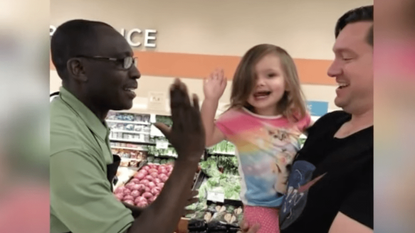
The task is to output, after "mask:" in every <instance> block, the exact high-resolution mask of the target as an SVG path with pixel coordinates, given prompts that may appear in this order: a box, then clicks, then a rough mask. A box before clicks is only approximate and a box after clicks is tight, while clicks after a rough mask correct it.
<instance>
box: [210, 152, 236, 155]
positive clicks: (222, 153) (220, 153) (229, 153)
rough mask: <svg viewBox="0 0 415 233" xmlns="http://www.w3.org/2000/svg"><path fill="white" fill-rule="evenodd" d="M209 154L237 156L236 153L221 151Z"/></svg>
mask: <svg viewBox="0 0 415 233" xmlns="http://www.w3.org/2000/svg"><path fill="white" fill-rule="evenodd" d="M208 153H209V154H217V155H235V152H220V151H213V152H209V151H208Z"/></svg>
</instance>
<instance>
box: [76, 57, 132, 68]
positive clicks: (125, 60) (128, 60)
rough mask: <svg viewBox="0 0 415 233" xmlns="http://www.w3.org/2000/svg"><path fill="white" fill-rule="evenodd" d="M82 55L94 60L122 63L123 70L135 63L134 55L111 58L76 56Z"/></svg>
mask: <svg viewBox="0 0 415 233" xmlns="http://www.w3.org/2000/svg"><path fill="white" fill-rule="evenodd" d="M77 57H83V58H88V59H95V60H102V61H112V62H119V63H121V64H122V68H123V69H125V70H128V69H130V68H131V67H132V66H133V65H135V64H137V61H136V59H137V58H136V57H130V56H128V57H124V58H113V57H101V56H92V57H91V56H83V55H80V56H77Z"/></svg>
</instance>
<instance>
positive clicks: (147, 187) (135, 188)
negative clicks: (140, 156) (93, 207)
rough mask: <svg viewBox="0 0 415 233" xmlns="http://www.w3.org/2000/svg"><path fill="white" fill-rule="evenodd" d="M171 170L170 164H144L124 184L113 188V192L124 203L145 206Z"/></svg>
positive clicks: (150, 201) (157, 192)
mask: <svg viewBox="0 0 415 233" xmlns="http://www.w3.org/2000/svg"><path fill="white" fill-rule="evenodd" d="M172 170H173V165H172V164H163V165H157V164H149V165H146V166H144V167H142V168H141V169H140V170H139V171H138V172H137V173H136V174H135V175H134V177H133V179H131V180H130V181H129V182H128V183H127V184H126V185H125V186H122V187H119V188H117V189H115V191H114V194H115V196H116V197H117V199H118V200H120V201H122V202H124V203H127V204H130V205H135V206H138V207H146V206H147V205H149V204H151V203H152V202H153V201H154V200H155V199H156V198H157V196H158V195H159V193H160V191H161V189H162V188H163V187H164V183H165V182H166V181H167V179H168V177H169V176H170V174H171V172H172Z"/></svg>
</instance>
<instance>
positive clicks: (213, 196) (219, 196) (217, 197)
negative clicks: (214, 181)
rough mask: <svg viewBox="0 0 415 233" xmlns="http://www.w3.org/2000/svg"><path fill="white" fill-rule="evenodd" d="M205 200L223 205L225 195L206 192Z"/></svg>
mask: <svg viewBox="0 0 415 233" xmlns="http://www.w3.org/2000/svg"><path fill="white" fill-rule="evenodd" d="M207 200H209V201H213V202H221V203H223V202H224V201H225V194H224V193H222V192H214V191H208V192H207Z"/></svg>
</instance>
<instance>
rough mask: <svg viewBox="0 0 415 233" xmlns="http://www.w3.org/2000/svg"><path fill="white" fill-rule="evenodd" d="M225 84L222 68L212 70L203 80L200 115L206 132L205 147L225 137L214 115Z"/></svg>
mask: <svg viewBox="0 0 415 233" xmlns="http://www.w3.org/2000/svg"><path fill="white" fill-rule="evenodd" d="M226 84H227V79H226V78H225V75H224V72H223V70H216V71H214V72H212V73H211V74H210V76H209V78H207V79H205V80H204V84H203V92H204V94H205V99H204V101H203V104H202V109H201V115H202V121H203V126H204V127H205V133H206V147H210V146H213V145H215V144H217V143H219V142H221V141H223V140H224V139H225V135H224V134H223V133H222V132H221V131H220V130H219V129H218V128H217V127H216V126H215V115H216V110H217V109H218V103H219V99H220V97H221V96H222V95H223V92H224V91H225V88H226Z"/></svg>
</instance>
